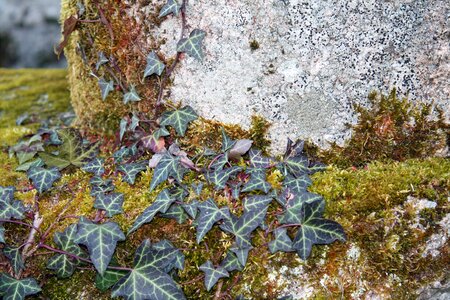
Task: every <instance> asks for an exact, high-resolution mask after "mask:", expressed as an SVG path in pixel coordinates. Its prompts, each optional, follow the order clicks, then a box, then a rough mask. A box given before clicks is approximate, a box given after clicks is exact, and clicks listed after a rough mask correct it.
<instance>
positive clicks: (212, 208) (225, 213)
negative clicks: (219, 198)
mask: <svg viewBox="0 0 450 300" xmlns="http://www.w3.org/2000/svg"><path fill="white" fill-rule="evenodd" d="M198 208H199V209H200V215H199V216H198V219H197V221H198V225H197V243H198V244H199V243H200V241H201V240H202V239H203V237H204V236H205V235H206V233H207V232H208V231H210V230H211V228H212V227H213V225H214V223H216V222H218V221H220V220H223V219H227V218H229V216H230V211H229V209H228V207H222V208H218V207H217V205H216V203H215V202H214V200H213V199H211V198H210V199H208V200H206V201H205V202H202V203H200V204H199V205H198Z"/></svg>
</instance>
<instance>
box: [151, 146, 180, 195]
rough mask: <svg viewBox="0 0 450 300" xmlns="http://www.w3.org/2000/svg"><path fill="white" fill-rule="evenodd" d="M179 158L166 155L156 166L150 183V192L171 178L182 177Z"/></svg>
mask: <svg viewBox="0 0 450 300" xmlns="http://www.w3.org/2000/svg"><path fill="white" fill-rule="evenodd" d="M179 161H180V158H179V157H175V156H172V155H171V154H169V153H168V152H166V153H164V154H163V156H162V157H161V159H160V161H159V162H158V164H157V165H156V168H155V171H154V172H153V177H152V181H151V182H150V191H152V190H153V189H154V188H156V187H157V186H158V185H159V184H160V183H162V182H164V181H166V180H167V178H169V176H174V177H180V174H179V172H180V171H181V170H180V169H179Z"/></svg>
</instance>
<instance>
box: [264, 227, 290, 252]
mask: <svg viewBox="0 0 450 300" xmlns="http://www.w3.org/2000/svg"><path fill="white" fill-rule="evenodd" d="M269 250H270V253H272V254H273V253H275V252H277V251H283V252H291V251H294V249H293V248H292V240H291V238H290V237H289V236H288V235H287V228H277V229H275V239H274V240H273V241H270V242H269Z"/></svg>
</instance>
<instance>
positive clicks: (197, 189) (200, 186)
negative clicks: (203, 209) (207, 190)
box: [191, 182, 203, 196]
mask: <svg viewBox="0 0 450 300" xmlns="http://www.w3.org/2000/svg"><path fill="white" fill-rule="evenodd" d="M191 187H192V190H193V191H194V193H195V194H196V195H197V196H200V194H201V193H202V189H203V182H200V183H198V184H195V183H192V184H191Z"/></svg>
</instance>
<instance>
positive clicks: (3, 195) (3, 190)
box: [0, 186, 16, 202]
mask: <svg viewBox="0 0 450 300" xmlns="http://www.w3.org/2000/svg"><path fill="white" fill-rule="evenodd" d="M15 191H16V188H15V187H14V186H6V187H3V186H0V202H2V201H3V202H9V201H11V200H13V199H14V192H15Z"/></svg>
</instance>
